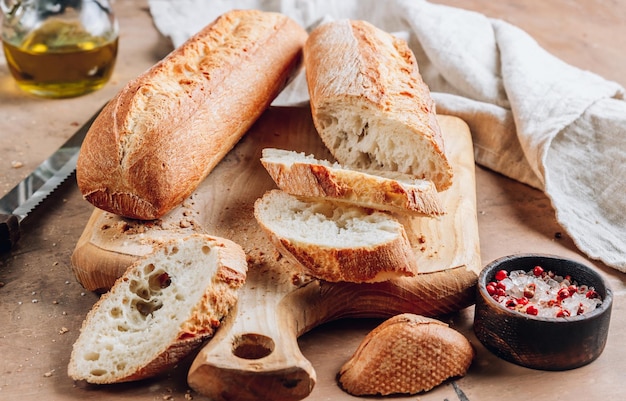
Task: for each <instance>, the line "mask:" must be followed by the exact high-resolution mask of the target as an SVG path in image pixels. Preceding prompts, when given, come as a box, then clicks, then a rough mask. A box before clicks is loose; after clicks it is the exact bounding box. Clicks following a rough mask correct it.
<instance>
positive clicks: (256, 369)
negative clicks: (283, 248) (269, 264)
mask: <svg viewBox="0 0 626 401" xmlns="http://www.w3.org/2000/svg"><path fill="white" fill-rule="evenodd" d="M251 274H252V275H256V276H257V277H253V278H252V279H251V280H250V278H249V280H250V281H249V282H253V283H255V285H254V286H247V287H248V288H246V289H245V290H244V291H243V292H242V296H241V297H240V299H239V302H238V307H237V308H236V309H235V310H233V311H231V313H230V314H229V315H228V318H227V319H226V320H225V321H224V324H223V325H222V326H221V327H220V328H219V330H218V331H217V334H216V335H215V337H213V338H212V339H211V341H209V343H208V344H207V345H206V346H205V347H204V348H203V349H202V351H200V353H199V354H198V356H197V357H196V358H195V360H194V362H193V364H192V366H191V368H190V369H189V374H188V383H189V385H190V386H191V387H192V388H193V389H195V390H196V391H198V392H200V393H202V394H204V395H206V396H208V397H209V398H210V399H212V400H216V401H220V400H241V401H252V400H254V401H261V400H285V401H290V400H293V401H295V400H301V399H303V398H305V397H306V396H308V395H309V394H310V393H311V391H312V390H313V387H314V385H315V381H316V374H315V370H314V369H313V366H312V365H311V363H310V362H309V361H308V360H307V359H306V358H305V357H304V356H303V355H302V353H301V351H300V348H299V346H298V341H297V339H298V336H299V335H300V334H301V332H302V331H303V329H304V328H303V327H300V325H299V324H298V322H299V321H300V316H299V315H301V314H302V311H301V310H295V309H293V306H295V304H293V303H291V302H285V299H284V297H285V295H286V294H287V293H289V292H290V291H291V290H290V289H289V286H288V285H283V286H278V288H276V286H275V283H274V284H273V283H272V282H271V280H267V279H265V278H264V277H260V276H262V275H263V272H258V271H252V272H251ZM292 288H293V287H292Z"/></svg>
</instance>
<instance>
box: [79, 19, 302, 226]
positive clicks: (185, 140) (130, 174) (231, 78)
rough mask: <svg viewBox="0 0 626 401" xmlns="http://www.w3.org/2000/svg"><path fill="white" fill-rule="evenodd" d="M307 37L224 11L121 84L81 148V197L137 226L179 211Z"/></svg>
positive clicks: (269, 96)
mask: <svg viewBox="0 0 626 401" xmlns="http://www.w3.org/2000/svg"><path fill="white" fill-rule="evenodd" d="M306 37H307V33H306V31H305V30H304V29H303V28H302V27H300V26H299V25H298V24H297V23H296V22H295V21H293V20H291V19H290V18H288V17H287V16H285V15H282V14H280V13H272V12H263V11H259V10H232V11H229V12H227V13H225V14H223V15H221V16H219V17H218V18H217V19H216V20H215V21H214V22H212V23H211V24H209V25H207V26H206V27H205V28H204V29H202V30H201V31H200V32H198V33H197V34H196V35H194V36H193V37H191V38H190V39H189V40H188V41H187V42H185V43H184V44H183V45H181V46H180V47H179V48H177V49H175V50H174V51H172V52H171V53H170V54H169V55H168V56H167V57H165V58H164V59H163V60H161V61H160V62H158V63H157V64H155V65H154V66H153V67H151V68H150V69H148V70H147V71H146V72H144V73H143V74H141V75H139V76H138V77H137V78H136V79H134V80H132V81H130V82H129V83H128V84H127V85H126V86H125V87H124V88H123V89H122V90H121V91H120V92H119V93H118V94H117V95H116V96H115V97H114V98H113V99H112V100H111V101H110V102H109V103H108V104H107V105H106V106H105V107H104V109H103V110H102V111H101V112H100V114H99V115H98V117H97V118H96V119H95V120H94V122H93V124H92V126H91V128H90V129H89V132H88V133H87V135H86V138H85V140H84V142H83V145H82V148H81V152H80V155H79V158H78V161H77V167H76V170H77V171H76V174H77V182H78V186H79V188H80V191H81V193H82V194H83V196H84V198H85V199H86V200H88V201H89V202H90V203H92V204H93V205H94V206H96V207H98V208H100V209H103V210H106V211H108V212H111V213H114V214H117V215H120V216H124V217H128V218H133V219H141V220H153V219H157V218H160V217H162V216H163V215H165V214H166V213H167V212H168V211H170V210H171V209H172V208H173V207H174V206H176V205H178V204H180V203H181V202H182V201H183V200H184V199H185V198H187V197H188V196H189V195H190V194H191V193H192V192H193V191H194V190H195V189H196V188H197V186H198V185H199V183H200V182H201V181H202V180H203V179H204V178H205V177H206V176H207V175H208V174H209V173H210V172H211V171H212V170H213V168H214V167H215V166H216V165H217V164H218V163H219V162H220V161H221V160H222V158H223V157H224V156H225V155H226V154H227V153H228V152H229V151H230V150H231V149H232V148H233V146H234V145H235V144H236V143H237V142H238V141H239V139H240V138H241V137H242V136H243V135H244V134H245V132H246V131H247V130H248V129H249V128H250V127H251V126H252V124H253V123H254V122H255V121H256V119H257V118H258V117H259V116H260V115H261V114H262V113H263V111H264V110H265V109H266V108H267V107H268V106H269V105H270V103H271V102H272V100H273V99H274V98H275V97H276V96H277V95H278V93H279V92H280V91H281V90H282V89H283V88H284V86H285V85H286V83H287V82H288V81H289V80H290V79H291V77H292V76H293V73H294V72H295V71H296V70H297V66H298V65H299V64H300V61H301V51H302V46H303V44H304V41H305V40H306Z"/></svg>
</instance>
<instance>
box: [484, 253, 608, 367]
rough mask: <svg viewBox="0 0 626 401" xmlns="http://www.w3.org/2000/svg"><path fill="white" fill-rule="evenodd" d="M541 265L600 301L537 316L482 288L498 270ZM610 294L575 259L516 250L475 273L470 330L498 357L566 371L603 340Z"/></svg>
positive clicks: (591, 356) (588, 358)
mask: <svg viewBox="0 0 626 401" xmlns="http://www.w3.org/2000/svg"><path fill="white" fill-rule="evenodd" d="M537 265H539V266H541V267H543V269H544V270H545V271H553V272H554V273H555V274H557V275H560V276H565V275H570V276H571V277H572V279H573V280H575V281H577V282H578V283H579V285H583V284H586V285H587V286H589V287H594V289H595V290H596V292H597V293H598V294H599V295H600V297H601V299H602V303H601V304H600V305H598V306H597V307H596V309H594V310H593V311H589V312H587V313H585V314H582V315H574V316H570V317H538V316H533V315H528V314H525V313H522V312H518V311H514V310H510V309H508V308H506V307H505V306H503V305H502V304H500V303H498V302H497V301H495V300H494V299H493V298H492V297H491V296H490V295H489V293H488V292H487V289H486V286H487V284H488V283H489V282H492V281H495V274H496V272H498V271H499V270H506V271H507V272H511V271H513V270H524V271H529V270H532V269H533V267H534V266H537ZM612 304H613V295H612V291H611V289H610V288H609V287H608V285H607V283H606V282H605V281H604V280H603V279H602V277H601V276H600V275H599V274H598V273H597V272H595V271H594V270H593V269H591V268H589V267H587V266H585V265H583V264H580V263H578V262H575V261H572V260H568V259H563V258H560V257H556V256H550V255H537V254H520V255H512V256H506V257H503V258H500V259H497V260H495V261H493V262H491V263H490V264H489V265H487V266H486V267H485V268H484V269H483V270H482V272H481V273H480V275H479V277H478V284H477V299H476V308H475V315H474V333H475V334H476V337H477V338H478V340H479V341H480V342H481V343H482V344H483V345H484V346H485V347H486V348H487V349H488V350H489V351H491V352H493V353H494V354H495V355H497V356H498V357H500V358H502V359H504V360H507V361H509V362H512V363H515V364H517V365H521V366H525V367H528V368H532V369H540V370H552V371H557V370H568V369H574V368H577V367H580V366H583V365H586V364H588V363H590V362H592V361H594V360H595V359H596V358H598V356H600V354H601V353H602V351H603V350H604V346H605V344H606V339H607V335H608V331H609V321H610V319H611V307H612Z"/></svg>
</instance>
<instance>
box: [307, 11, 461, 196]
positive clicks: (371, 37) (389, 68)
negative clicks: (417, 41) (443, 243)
mask: <svg viewBox="0 0 626 401" xmlns="http://www.w3.org/2000/svg"><path fill="white" fill-rule="evenodd" d="M304 65H305V69H306V78H307V82H308V86H309V95H310V98H311V111H312V113H313V122H314V123H315V127H316V129H317V131H318V133H319V135H320V137H321V138H322V140H323V142H324V144H325V145H326V146H327V147H328V149H329V150H330V152H331V153H332V154H333V156H335V158H336V159H337V160H338V161H339V162H340V163H341V164H343V165H344V166H347V167H357V168H362V169H375V170H389V171H399V172H403V173H407V174H412V175H414V176H416V177H417V178H423V179H428V180H431V181H433V182H434V183H435V186H436V187H437V189H438V190H439V191H442V190H444V189H446V188H448V187H449V186H450V185H451V184H452V175H453V173H452V168H451V166H450V164H449V162H448V159H447V157H446V154H445V152H444V143H443V138H442V134H441V131H440V128H439V125H438V122H437V119H436V111H435V103H434V101H433V100H432V97H431V96H430V91H429V89H428V87H427V86H426V84H425V83H424V81H423V80H422V77H421V75H420V73H419V69H418V66H417V62H416V60H415V56H414V54H413V53H412V52H411V50H410V49H409V47H408V45H407V44H406V42H405V41H403V40H402V39H399V38H396V37H394V36H392V35H390V34H388V33H386V32H384V31H382V30H380V29H378V28H376V27H375V26H373V25H371V24H370V23H368V22H365V21H352V20H339V21H334V22H328V23H326V24H323V25H320V26H319V27H317V28H316V29H315V30H313V32H311V34H310V36H309V38H308V39H307V41H306V43H305V46H304Z"/></svg>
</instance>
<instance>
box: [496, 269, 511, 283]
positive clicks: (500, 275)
mask: <svg viewBox="0 0 626 401" xmlns="http://www.w3.org/2000/svg"><path fill="white" fill-rule="evenodd" d="M508 276H509V272H507V271H506V270H499V271H498V272H497V273H496V280H498V281H502V280H504V279H505V278H507V277H508Z"/></svg>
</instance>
